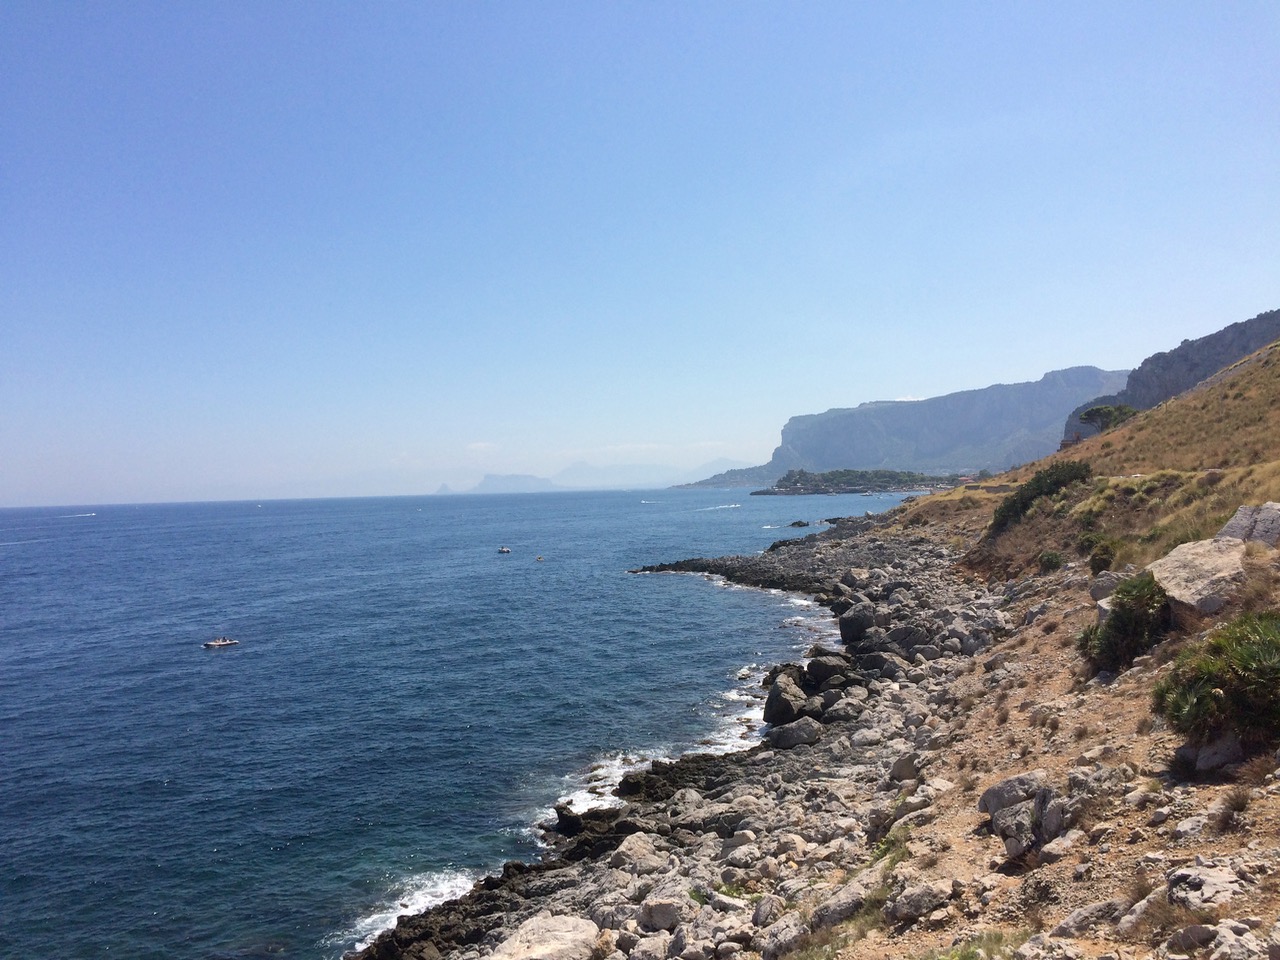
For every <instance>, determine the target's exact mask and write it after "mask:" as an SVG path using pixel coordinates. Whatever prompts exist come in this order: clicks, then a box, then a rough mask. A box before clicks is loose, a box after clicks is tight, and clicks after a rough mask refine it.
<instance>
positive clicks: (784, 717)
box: [764, 674, 809, 726]
mask: <svg viewBox="0 0 1280 960" xmlns="http://www.w3.org/2000/svg"><path fill="white" fill-rule="evenodd" d="M808 699H809V698H808V696H807V695H806V694H805V692H804V691H803V690H801V689H800V684H798V683H796V682H795V680H793V679H791V677H789V676H787V675H786V674H783V675H781V676H779V677H778V678H777V679H775V680H774V681H773V686H771V687H770V688H769V696H768V697H766V698H765V701H764V722H765V723H769V724H773V725H774V726H782V725H783V724H786V723H790V722H791V721H793V720H795V719H797V718H798V717H799V716H800V715H801V712H802V711H803V710H804V705H805V702H806V701H807V700H808Z"/></svg>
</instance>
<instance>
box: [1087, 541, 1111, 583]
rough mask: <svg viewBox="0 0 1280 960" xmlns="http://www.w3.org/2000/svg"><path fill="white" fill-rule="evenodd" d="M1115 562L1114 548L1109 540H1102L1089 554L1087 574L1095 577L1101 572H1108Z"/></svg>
mask: <svg viewBox="0 0 1280 960" xmlns="http://www.w3.org/2000/svg"><path fill="white" fill-rule="evenodd" d="M1115 561H1116V548H1115V546H1114V545H1113V544H1112V543H1111V542H1110V541H1109V540H1103V541H1101V542H1100V543H1098V544H1097V546H1095V547H1094V548H1093V550H1092V551H1090V553H1089V572H1090V573H1091V574H1093V575H1094V576H1095V577H1096V576H1097V575H1098V574H1100V573H1101V572H1102V571H1103V570H1110V569H1111V564H1113V563H1115Z"/></svg>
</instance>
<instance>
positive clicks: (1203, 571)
mask: <svg viewBox="0 0 1280 960" xmlns="http://www.w3.org/2000/svg"><path fill="white" fill-rule="evenodd" d="M1244 554H1245V546H1244V543H1243V542H1242V541H1240V540H1235V539H1232V538H1223V539H1215V540H1197V541H1194V542H1192V543H1183V544H1179V545H1178V546H1176V547H1174V548H1173V549H1172V550H1170V551H1169V553H1168V554H1167V555H1166V556H1164V557H1162V558H1161V559H1159V560H1157V561H1155V563H1152V564H1151V565H1150V566H1148V567H1147V569H1148V570H1149V571H1150V572H1151V575H1152V576H1153V577H1155V579H1156V583H1158V584H1160V586H1161V587H1162V588H1163V589H1164V591H1165V593H1167V594H1169V597H1170V599H1172V600H1173V601H1175V602H1176V603H1180V604H1183V605H1184V606H1187V607H1190V608H1191V609H1193V610H1195V611H1196V613H1199V614H1212V613H1217V612H1218V611H1219V610H1221V609H1222V608H1223V607H1225V606H1226V605H1227V603H1228V601H1230V599H1231V598H1232V597H1233V596H1234V595H1235V593H1236V592H1237V591H1238V590H1239V589H1240V587H1241V586H1243V584H1244V581H1245V573H1244Z"/></svg>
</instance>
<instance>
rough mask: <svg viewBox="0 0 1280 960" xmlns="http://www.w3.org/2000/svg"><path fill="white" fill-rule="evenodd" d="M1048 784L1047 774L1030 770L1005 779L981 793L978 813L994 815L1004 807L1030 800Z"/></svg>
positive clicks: (1043, 771) (1042, 771)
mask: <svg viewBox="0 0 1280 960" xmlns="http://www.w3.org/2000/svg"><path fill="white" fill-rule="evenodd" d="M1048 783H1049V774H1048V772H1047V771H1045V770H1032V771H1031V772H1029V773H1020V774H1018V775H1017V776H1014V777H1007V778H1005V779H1004V780H1001V781H1000V782H998V783H995V784H992V785H991V786H990V787H988V788H987V789H986V790H985V791H983V794H982V796H981V797H980V798H979V799H978V812H979V813H986V814H992V815H994V814H996V813H998V812H999V811H1000V810H1003V809H1004V808H1005V807H1011V806H1013V805H1014V804H1015V803H1021V802H1022V801H1024V800H1030V799H1031V798H1032V797H1034V796H1035V795H1036V793H1037V791H1039V790H1040V788H1041V787H1044V786H1047V785H1048Z"/></svg>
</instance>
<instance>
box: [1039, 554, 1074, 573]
mask: <svg viewBox="0 0 1280 960" xmlns="http://www.w3.org/2000/svg"><path fill="white" fill-rule="evenodd" d="M1039 562H1040V572H1041V573H1053V571H1055V570H1061V569H1062V565H1063V564H1064V563H1066V562H1067V561H1066V559H1065V558H1064V557H1063V556H1062V554H1060V553H1059V552H1058V551H1057V550H1042V551H1040V561H1039Z"/></svg>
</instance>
